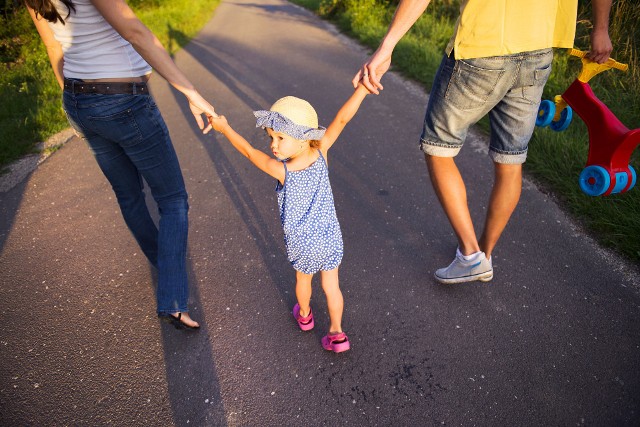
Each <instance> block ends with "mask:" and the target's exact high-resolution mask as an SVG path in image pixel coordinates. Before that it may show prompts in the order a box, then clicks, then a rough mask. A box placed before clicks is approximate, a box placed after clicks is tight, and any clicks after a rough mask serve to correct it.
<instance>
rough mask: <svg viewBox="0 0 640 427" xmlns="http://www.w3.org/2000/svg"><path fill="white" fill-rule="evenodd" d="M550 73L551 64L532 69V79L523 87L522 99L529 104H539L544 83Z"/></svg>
mask: <svg viewBox="0 0 640 427" xmlns="http://www.w3.org/2000/svg"><path fill="white" fill-rule="evenodd" d="M550 75H551V64H548V65H546V66H545V67H543V68H537V69H535V70H534V71H533V75H532V77H533V79H532V80H531V81H530V82H529V84H528V85H526V86H524V88H523V96H524V99H525V100H527V101H528V102H529V103H531V104H536V105H537V104H539V103H540V99H541V97H542V91H543V90H544V85H545V84H547V80H548V79H549V76H550Z"/></svg>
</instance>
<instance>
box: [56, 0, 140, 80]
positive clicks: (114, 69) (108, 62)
mask: <svg viewBox="0 0 640 427" xmlns="http://www.w3.org/2000/svg"><path fill="white" fill-rule="evenodd" d="M53 3H54V4H55V6H56V9H58V12H59V13H60V16H62V17H63V18H64V21H65V24H64V25H63V24H62V23H60V22H56V23H55V24H53V23H51V22H49V26H50V27H51V29H52V30H53V33H54V37H55V38H56V40H58V41H59V42H60V44H61V45H62V52H63V53H64V67H63V71H62V72H63V74H64V76H65V77H67V78H76V79H105V78H116V77H140V76H143V75H145V74H149V73H150V72H151V67H150V66H149V64H147V62H146V61H145V60H144V59H142V57H141V56H140V55H139V54H138V52H136V51H135V49H134V48H133V47H132V46H131V44H130V43H129V42H128V41H126V40H125V39H123V38H122V37H121V36H120V34H118V32H117V31H116V30H114V29H113V27H112V26H111V25H109V23H108V22H107V21H105V19H104V18H103V17H102V15H101V14H100V12H98V10H97V9H96V8H95V7H94V6H93V5H92V4H91V2H90V1H89V0H73V5H74V6H75V8H76V10H75V12H74V11H73V10H72V11H71V14H70V15H69V16H68V17H67V14H68V13H69V11H68V10H67V7H66V6H65V5H64V3H62V2H61V1H59V0H53Z"/></svg>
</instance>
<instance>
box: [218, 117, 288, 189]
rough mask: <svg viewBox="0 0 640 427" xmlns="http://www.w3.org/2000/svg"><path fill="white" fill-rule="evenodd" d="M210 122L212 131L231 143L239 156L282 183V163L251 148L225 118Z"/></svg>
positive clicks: (283, 175) (283, 176) (283, 174)
mask: <svg viewBox="0 0 640 427" xmlns="http://www.w3.org/2000/svg"><path fill="white" fill-rule="evenodd" d="M210 121H211V125H212V126H213V129H215V130H216V131H218V132H220V133H221V134H223V135H224V136H225V137H226V138H227V139H228V140H229V142H231V145H233V146H234V147H235V149H236V150H238V151H239V152H240V154H242V155H243V156H245V157H246V158H247V159H249V160H251V163H253V164H254V165H256V167H258V169H260V170H262V171H263V172H265V173H267V174H269V175H271V176H272V177H274V178H276V179H277V180H278V181H280V182H284V178H285V172H284V167H283V166H282V163H280V162H279V161H277V160H276V159H274V158H272V157H269V156H268V155H267V154H265V153H263V152H262V151H260V150H257V149H255V148H253V146H252V145H251V144H250V143H249V141H247V140H246V139H245V138H244V137H243V136H242V135H240V134H239V133H238V132H236V131H235V130H234V129H233V128H232V127H231V125H229V122H227V118H226V117H225V116H218V117H213V118H211V120H210Z"/></svg>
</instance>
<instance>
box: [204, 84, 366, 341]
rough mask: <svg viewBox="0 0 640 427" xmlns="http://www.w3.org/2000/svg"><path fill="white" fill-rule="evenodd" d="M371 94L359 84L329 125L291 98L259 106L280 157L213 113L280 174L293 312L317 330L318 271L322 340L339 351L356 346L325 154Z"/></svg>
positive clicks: (245, 148)
mask: <svg viewBox="0 0 640 427" xmlns="http://www.w3.org/2000/svg"><path fill="white" fill-rule="evenodd" d="M368 93H369V92H368V91H367V89H366V88H365V87H364V86H362V85H361V84H360V85H358V87H357V88H356V90H355V91H354V93H353V95H351V97H350V98H349V99H348V100H347V102H346V103H345V104H344V105H343V106H342V108H341V109H340V111H338V114H337V115H336V118H335V119H334V120H333V122H331V124H330V125H329V127H328V128H326V129H325V128H324V127H322V126H318V115H317V114H316V111H315V110H314V109H313V107H312V106H311V104H309V103H308V102H307V101H304V100H302V99H300V98H295V97H293V96H287V97H284V98H281V99H279V100H278V101H276V103H275V104H273V105H272V106H271V109H270V110H269V111H265V110H261V111H255V112H254V113H253V114H254V115H255V116H256V118H257V123H256V127H262V128H263V129H266V131H267V134H268V135H269V138H271V151H272V152H273V155H274V157H275V159H274V158H272V157H270V156H268V155H267V154H265V153H263V152H262V151H260V150H257V149H255V148H253V147H252V146H251V144H250V143H249V142H247V140H246V139H244V138H243V137H242V136H240V135H239V134H238V133H237V132H236V131H234V130H233V129H232V128H231V126H230V125H229V123H228V122H227V120H226V118H225V117H224V116H219V117H217V118H213V119H211V124H212V125H213V128H214V129H215V130H217V131H218V132H220V133H222V134H223V135H224V136H226V137H227V138H228V139H229V141H231V144H233V146H234V147H235V148H236V149H237V150H238V151H239V152H240V153H242V154H243V155H244V156H245V157H247V158H248V159H249V160H251V162H253V164H254V165H256V166H257V167H258V168H259V169H261V170H262V171H264V172H266V173H267V174H269V175H271V176H272V177H274V178H276V179H277V180H278V183H277V185H276V192H277V195H278V206H279V208H280V221H281V223H282V228H283V231H284V242H285V246H286V248H287V256H288V258H289V261H290V262H291V265H292V266H293V268H294V269H295V270H296V298H297V300H298V303H297V304H296V305H295V306H294V307H293V317H294V318H295V319H296V321H297V322H298V325H299V326H300V329H302V330H303V331H308V330H311V329H312V328H313V326H314V322H313V312H312V311H311V305H310V302H311V279H312V278H313V275H314V274H315V273H317V272H318V271H319V272H320V278H321V280H322V289H323V290H324V292H325V295H326V297H327V306H328V309H329V318H330V319H331V325H330V326H329V333H328V334H327V335H326V336H325V337H323V338H322V346H323V347H324V348H325V349H326V350H331V351H334V352H336V353H340V352H342V351H346V350H349V348H350V347H351V344H350V343H349V338H348V337H347V335H346V334H345V333H344V332H343V331H342V310H343V306H344V301H343V298H342V292H340V286H339V283H338V266H339V265H340V262H341V261H342V253H343V246H342V233H341V232H340V224H339V223H338V218H337V216H336V209H335V207H334V204H333V193H332V191H331V185H330V183H329V173H328V170H327V152H328V151H329V148H331V146H332V145H333V143H334V142H335V141H336V139H337V138H338V136H339V135H340V133H341V132H342V130H343V129H344V127H345V125H346V124H347V123H348V122H349V121H350V120H351V119H352V118H353V116H354V115H355V113H356V112H357V111H358V108H359V107H360V104H361V103H362V101H363V100H364V98H365V96H366V95H367V94H368Z"/></svg>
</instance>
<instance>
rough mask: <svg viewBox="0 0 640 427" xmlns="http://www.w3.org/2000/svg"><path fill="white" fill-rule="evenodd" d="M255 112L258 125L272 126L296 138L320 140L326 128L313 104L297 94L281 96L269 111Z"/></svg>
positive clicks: (262, 126) (277, 130)
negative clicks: (321, 124) (297, 96)
mask: <svg viewBox="0 0 640 427" xmlns="http://www.w3.org/2000/svg"><path fill="white" fill-rule="evenodd" d="M253 114H254V115H255V116H256V119H257V122H256V127H261V128H263V129H264V128H271V129H273V130H274V131H276V132H282V133H286V134H287V135H289V136H291V137H293V138H295V139H303V140H319V139H322V136H323V135H324V131H325V130H326V129H325V128H324V127H322V126H318V114H317V113H316V110H314V109H313V107H312V106H311V104H309V103H308V102H307V101H305V100H304V99H300V98H296V97H295V96H285V97H284V98H280V99H278V100H277V101H276V102H275V103H274V104H273V105H272V106H271V108H270V109H269V110H268V111H267V110H260V111H254V112H253Z"/></svg>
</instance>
